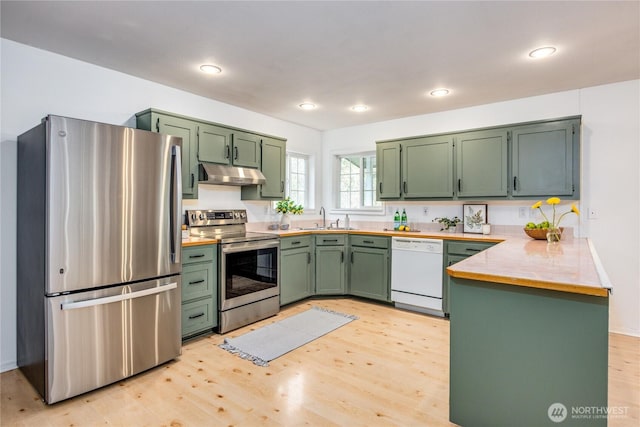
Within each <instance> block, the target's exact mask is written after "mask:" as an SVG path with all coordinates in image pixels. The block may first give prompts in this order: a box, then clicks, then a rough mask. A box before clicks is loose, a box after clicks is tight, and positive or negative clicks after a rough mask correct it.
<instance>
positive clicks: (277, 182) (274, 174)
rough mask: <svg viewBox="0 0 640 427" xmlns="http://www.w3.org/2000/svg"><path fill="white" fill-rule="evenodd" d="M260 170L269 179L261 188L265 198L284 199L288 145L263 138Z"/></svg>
mask: <svg viewBox="0 0 640 427" xmlns="http://www.w3.org/2000/svg"><path fill="white" fill-rule="evenodd" d="M261 150H262V151H261V152H262V154H261V158H260V169H261V170H262V173H263V174H264V177H265V178H266V179H267V182H266V183H265V184H263V185H262V186H261V189H260V195H261V196H262V197H264V198H271V197H272V198H275V199H282V198H284V178H285V162H286V143H285V141H281V140H278V139H273V138H262V145H261Z"/></svg>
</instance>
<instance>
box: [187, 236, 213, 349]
mask: <svg viewBox="0 0 640 427" xmlns="http://www.w3.org/2000/svg"><path fill="white" fill-rule="evenodd" d="M217 259H218V246H217V245H202V246H189V247H184V248H182V338H183V339H187V338H189V337H192V336H195V335H198V334H202V333H209V332H211V331H213V328H215V327H216V326H218V263H217Z"/></svg>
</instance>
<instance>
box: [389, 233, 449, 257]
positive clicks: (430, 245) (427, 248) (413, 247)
mask: <svg viewBox="0 0 640 427" xmlns="http://www.w3.org/2000/svg"><path fill="white" fill-rule="evenodd" d="M442 246H443V243H442V240H439V239H411V238H406V237H392V238H391V249H396V250H397V249H401V250H405V251H415V252H428V253H435V254H441V253H442Z"/></svg>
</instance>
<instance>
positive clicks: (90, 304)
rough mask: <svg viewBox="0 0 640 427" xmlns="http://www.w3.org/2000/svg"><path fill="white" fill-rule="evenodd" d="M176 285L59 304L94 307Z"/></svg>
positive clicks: (169, 288) (171, 284)
mask: <svg viewBox="0 0 640 427" xmlns="http://www.w3.org/2000/svg"><path fill="white" fill-rule="evenodd" d="M177 287H178V283H176V282H173V283H169V284H167V285H163V286H158V287H155V288H149V289H144V290H142V291H137V292H130V293H128V294H119V295H113V296H110V297H104V298H96V299H88V300H84V301H72V302H65V303H63V304H61V308H62V310H73V309H76V308H86V307H94V306H96V305H104V304H109V303H112V302H119V301H126V300H130V299H134V298H140V297H144V296H148V295H154V294H160V293H162V292H166V291H170V290H171V289H175V288H177Z"/></svg>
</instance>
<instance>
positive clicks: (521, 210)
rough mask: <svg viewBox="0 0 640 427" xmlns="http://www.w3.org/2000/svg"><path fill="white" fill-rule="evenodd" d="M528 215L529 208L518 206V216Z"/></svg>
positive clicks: (524, 216)
mask: <svg viewBox="0 0 640 427" xmlns="http://www.w3.org/2000/svg"><path fill="white" fill-rule="evenodd" d="M526 217H527V208H518V218H526Z"/></svg>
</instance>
